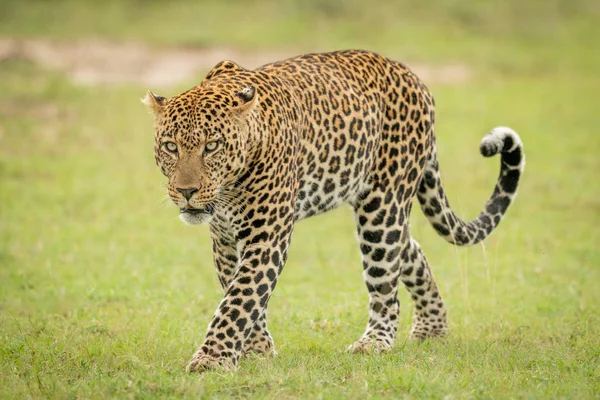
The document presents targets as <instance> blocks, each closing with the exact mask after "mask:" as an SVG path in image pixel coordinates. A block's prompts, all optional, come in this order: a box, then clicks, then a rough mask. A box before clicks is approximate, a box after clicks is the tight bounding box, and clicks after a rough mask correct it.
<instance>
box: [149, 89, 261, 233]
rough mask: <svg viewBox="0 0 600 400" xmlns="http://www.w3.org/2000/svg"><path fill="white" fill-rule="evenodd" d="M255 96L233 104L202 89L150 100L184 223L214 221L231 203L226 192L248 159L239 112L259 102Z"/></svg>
mask: <svg viewBox="0 0 600 400" xmlns="http://www.w3.org/2000/svg"><path fill="white" fill-rule="evenodd" d="M254 94H255V93H252V98H247V99H239V100H237V101H236V100H233V101H230V102H229V103H230V104H227V103H228V102H227V101H223V98H224V96H222V95H215V94H214V92H212V91H210V94H205V93H202V92H201V91H200V90H197V89H192V90H191V91H189V92H186V93H184V94H182V95H179V96H177V97H174V98H172V99H168V100H167V99H164V98H161V97H159V96H155V95H152V94H151V93H149V95H148V96H147V97H146V98H145V99H144V102H145V103H146V104H148V103H150V104H149V106H150V107H151V108H152V109H153V110H154V111H155V116H156V134H155V146H154V156H155V160H156V164H157V165H158V167H159V168H160V170H161V172H162V173H163V174H164V175H165V176H166V177H167V178H168V180H169V181H168V186H167V189H168V195H169V197H170V199H171V200H172V201H173V203H175V205H177V207H178V208H179V209H180V214H179V215H180V219H181V220H182V221H183V222H185V223H188V224H191V225H197V224H202V223H206V222H209V221H210V220H211V217H212V214H213V212H214V211H215V209H216V208H219V207H224V206H226V205H227V203H228V202H230V201H231V199H230V198H229V197H230V196H231V195H230V194H229V193H225V192H224V190H223V189H224V188H226V187H228V186H231V185H234V184H235V183H236V181H237V179H238V178H239V177H240V176H241V174H242V173H243V171H244V167H245V166H246V160H247V148H248V146H247V140H248V124H247V123H245V121H244V119H243V118H244V116H243V115H241V114H240V110H239V108H240V107H242V106H245V105H247V104H246V103H248V102H254V101H255V100H256V98H255V97H256V96H255V95H254ZM244 100H247V101H245V102H244ZM240 103H242V104H241V105H240Z"/></svg>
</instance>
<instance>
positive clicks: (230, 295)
mask: <svg viewBox="0 0 600 400" xmlns="http://www.w3.org/2000/svg"><path fill="white" fill-rule="evenodd" d="M292 221H293V217H292V216H291V215H290V216H287V217H286V218H285V219H284V221H278V222H277V223H276V224H275V225H274V226H269V227H263V229H260V230H254V231H251V233H249V234H248V236H246V237H244V238H243V239H240V240H241V241H242V243H241V245H240V248H241V252H240V254H241V256H240V265H239V268H238V269H237V271H236V272H235V274H234V276H233V279H232V280H231V283H230V284H229V286H228V288H227V290H226V292H225V297H224V298H223V300H222V301H221V303H220V304H219V306H218V308H217V311H216V312H215V314H214V317H213V319H212V321H211V323H210V325H209V327H208V331H207V333H206V338H205V340H204V343H203V344H202V346H200V348H199V349H198V350H197V351H196V353H195V354H194V356H193V357H192V360H191V361H190V363H189V365H188V367H187V370H188V371H190V372H195V371H198V372H201V371H204V370H207V369H212V368H215V367H218V366H221V367H223V368H225V369H234V368H235V367H236V366H237V363H238V361H239V359H240V357H241V356H242V354H243V351H244V344H245V343H246V341H247V340H248V338H249V337H251V333H252V331H253V329H254V326H255V324H256V323H257V321H259V319H260V317H261V315H263V314H264V313H265V312H266V308H267V303H268V301H269V298H270V296H271V293H272V292H273V289H274V288H275V285H276V284H277V279H278V277H279V273H280V272H281V270H282V269H283V265H284V264H285V260H286V258H287V250H288V247H289V241H290V236H291V232H292ZM243 234H244V231H242V232H241V233H240V235H243Z"/></svg>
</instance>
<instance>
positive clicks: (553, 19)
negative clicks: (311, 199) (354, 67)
mask: <svg viewBox="0 0 600 400" xmlns="http://www.w3.org/2000/svg"><path fill="white" fill-rule="evenodd" d="M599 38H600V3H599V2H598V1H592V0H577V1H543V0H531V1H517V0H507V1H475V0H447V1H444V0H433V1H429V2H411V1H404V0H400V1H389V0H381V1H378V2H375V3H372V2H365V1H356V0H349V1H338V0H306V1H291V0H283V1H269V0H256V1H241V0H240V1H191V0H186V1H170V2H165V1H116V0H107V1H103V2H93V1H82V0H81V1H62V0H59V1H41V0H40V1H26V0H22V1H7V0H1V1H0V398H43V397H46V398H163V397H164V398H173V397H175V398H243V397H252V398H361V399H362V398H371V397H373V398H378V397H390V396H391V397H395V398H398V397H409V398H441V397H448V398H532V397H539V398H578V399H579V398H597V397H598V393H600V379H599V378H598V377H599V376H600V338H599V336H598V332H599V330H600V292H599V291H598V285H599V284H600V254H599V253H600V251H599V250H598V243H600V228H599V226H600V201H599V200H598V198H599V196H598V195H599V194H600V193H599V192H600V189H599V184H598V178H597V176H598V172H599V171H600V159H599V157H598V154H599V152H600V135H598V133H597V132H596V131H597V124H598V123H597V119H598V112H599V102H598V96H597V93H598V92H600V74H599V71H600V51H599V50H598V40H599ZM342 48H362V49H369V50H374V51H377V52H380V53H382V54H384V55H387V56H389V57H391V58H394V59H397V60H398V61H402V62H405V63H407V64H408V65H409V66H413V67H414V69H415V71H416V72H417V73H418V74H419V75H421V76H422V77H423V79H424V80H425V82H426V83H427V84H428V86H429V87H430V89H431V90H432V91H433V93H434V95H435V97H436V102H437V129H436V131H437V137H438V147H439V158H440V164H441V170H442V175H443V177H444V185H445V187H446V191H447V193H448V195H449V197H450V201H451V203H452V205H453V208H454V209H455V211H456V212H457V213H458V214H459V215H461V216H463V217H464V218H466V219H468V218H473V217H474V216H476V215H477V214H478V212H479V211H480V209H481V207H482V206H483V204H484V202H485V200H486V199H487V197H488V196H489V193H490V191H491V189H492V185H493V182H494V181H495V179H496V174H497V170H498V163H499V160H498V159H493V160H484V159H482V158H481V157H480V156H479V153H478V143H479V140H480V139H481V137H482V136H483V135H484V134H485V133H486V132H488V131H489V130H490V129H491V128H492V127H494V126H497V125H508V126H511V127H512V128H514V129H515V130H517V131H518V132H519V133H520V134H521V136H522V138H523V141H524V143H525V151H526V154H527V162H528V163H527V166H526V170H525V175H524V177H523V181H522V182H523V183H522V187H521V189H520V192H519V196H518V197H517V200H516V202H515V204H514V206H513V207H511V209H510V210H509V212H508V215H507V217H506V219H505V220H504V221H503V222H502V224H501V225H500V227H499V228H498V229H497V231H496V232H495V233H494V234H493V235H492V236H491V237H490V238H489V239H488V240H487V241H486V242H485V243H484V244H483V245H482V246H476V247H473V248H466V249H463V248H460V249H459V248H454V247H452V246H449V245H448V244H446V243H445V242H444V241H443V240H441V239H440V238H439V237H437V235H436V234H435V232H434V231H433V230H432V229H431V228H430V227H429V226H428V224H427V222H426V221H425V219H424V218H423V216H422V215H421V213H420V210H418V208H415V212H414V213H413V214H414V215H413V217H412V233H413V236H414V237H415V238H416V239H417V240H419V241H420V243H421V245H422V247H423V249H424V251H425V253H426V254H427V256H428V258H429V260H430V262H431V264H432V268H433V271H434V273H435V275H436V278H437V281H438V285H439V286H440V289H441V291H442V295H443V296H444V298H445V300H446V303H447V306H448V309H449V318H450V327H451V333H450V335H449V337H448V338H447V339H445V340H443V341H432V342H426V343H423V344H417V343H410V342H407V341H406V339H405V338H406V336H407V334H408V332H409V329H410V320H411V313H412V304H411V302H410V299H409V298H408V296H407V294H406V293H405V292H404V291H401V293H400V300H401V303H402V315H401V321H400V328H399V338H398V342H397V345H396V348H395V349H394V351H393V352H392V353H390V354H385V355H378V356H372V357H360V356H354V355H349V354H346V353H345V351H344V349H345V347H346V345H349V344H351V343H353V342H354V340H356V339H357V338H358V337H359V336H360V334H361V333H362V330H363V328H364V325H365V324H366V321H367V292H366V290H365V288H364V284H363V282H362V278H361V266H360V259H359V252H358V249H357V246H356V244H355V242H354V233H353V231H354V228H353V218H352V215H351V212H350V210H349V209H347V208H345V207H344V208H341V209H339V210H336V211H334V212H331V213H329V214H327V215H325V216H321V217H317V218H314V219H311V220H307V221H304V222H302V223H300V224H298V226H297V227H296V230H295V233H294V239H293V243H292V249H291V253H290V259H289V262H288V265H287V266H286V269H285V271H284V273H283V276H282V278H281V280H280V284H279V285H278V288H277V290H276V291H275V294H274V296H273V298H272V300H271V302H270V308H269V312H270V327H271V332H272V334H273V335H274V338H275V343H276V348H277V349H278V352H279V356H278V357H276V358H275V359H272V360H270V359H267V360H265V359H260V358H256V359H246V360H243V361H242V363H241V365H240V368H239V371H238V372H237V373H236V374H222V373H215V372H213V373H208V374H205V375H202V376H189V375H187V374H185V373H184V372H183V368H184V366H185V364H186V362H187V360H188V358H189V357H190V356H191V354H192V352H193V351H194V349H195V346H197V345H198V344H199V343H201V342H202V339H203V335H204V332H205V328H206V325H207V323H208V321H209V319H210V317H211V315H212V313H213V311H214V309H215V307H216V305H217V304H218V301H219V299H220V296H221V293H220V286H219V284H218V282H217V279H216V274H215V272H214V269H213V266H212V259H211V252H210V240H209V237H208V232H207V229H206V228H205V227H201V228H191V227H187V226H183V225H182V224H181V223H180V222H179V221H178V219H177V209H176V208H175V207H174V206H172V205H170V204H169V201H168V200H166V199H165V198H164V195H165V189H164V177H162V175H161V174H160V173H159V171H158V169H157V168H156V167H155V166H154V158H153V154H152V151H153V150H152V149H153V126H152V118H151V116H150V115H148V112H147V110H145V109H144V107H143V106H142V105H140V103H139V98H140V97H142V96H143V94H144V93H145V90H147V89H153V90H155V91H157V92H159V93H160V94H162V95H164V96H172V95H175V94H177V93H178V92H180V91H182V90H185V89H187V88H189V87H191V86H193V85H195V84H198V83H199V82H200V81H201V80H202V78H203V76H204V75H205V73H206V72H207V71H208V69H210V66H211V65H213V64H215V63H216V62H217V61H218V60H220V59H221V58H232V59H234V61H238V62H239V63H240V64H242V65H245V66H248V67H255V66H258V65H260V64H261V63H266V62H269V61H276V60H277V59H278V58H281V57H285V56H291V55H295V54H300V53H304V52H314V51H327V50H335V49H342Z"/></svg>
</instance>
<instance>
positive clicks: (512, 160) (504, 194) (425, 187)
mask: <svg viewBox="0 0 600 400" xmlns="http://www.w3.org/2000/svg"><path fill="white" fill-rule="evenodd" d="M480 151H481V154H482V155H483V156H484V157H491V156H494V155H496V154H498V153H500V154H501V160H500V176H499V177H498V181H497V182H496V187H495V188H494V192H493V193H492V196H491V197H490V199H489V200H488V202H487V203H486V204H485V207H484V209H483V211H482V212H481V213H480V214H479V216H478V217H477V218H476V219H474V220H473V221H469V222H465V221H463V220H461V219H460V218H458V217H457V216H456V214H454V212H453V211H452V209H451V208H450V204H449V203H448V199H447V198H446V194H445V193H444V189H443V187H442V182H441V179H440V170H439V165H438V161H437V157H436V153H435V150H434V151H433V152H432V153H431V154H430V156H429V159H428V161H427V163H426V165H425V170H424V173H423V178H422V180H421V184H420V186H419V190H418V192H417V197H418V199H419V203H420V204H421V209H422V210H423V212H424V213H425V215H426V216H427V219H428V220H429V222H430V223H431V225H432V226H433V227H434V229H435V230H436V231H437V232H438V233H439V234H440V236H442V237H443V238H444V239H446V241H448V242H450V243H452V244H455V245H458V246H465V245H472V244H475V243H478V242H480V241H482V240H483V239H485V238H486V237H487V236H488V235H489V234H490V233H492V231H493V230H494V228H496V226H498V224H499V223H500V221H501V220H502V217H504V214H505V213H506V210H507V209H508V206H510V204H511V203H512V202H513V201H514V199H515V197H516V195H517V186H518V184H519V179H520V177H521V174H522V173H523V170H524V168H525V154H524V153H523V143H522V142H521V138H520V137H519V135H518V134H517V133H516V132H515V131H513V130H512V129H510V128H507V127H497V128H494V129H493V130H492V131H491V132H490V133H488V134H487V135H485V136H484V137H483V139H482V140H481V145H480Z"/></svg>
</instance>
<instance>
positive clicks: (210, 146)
mask: <svg viewBox="0 0 600 400" xmlns="http://www.w3.org/2000/svg"><path fill="white" fill-rule="evenodd" d="M217 147H219V142H218V141H214V142H208V143H206V145H205V146H204V148H205V149H206V151H207V152H208V153H210V152H213V151H215V150H216V149H217Z"/></svg>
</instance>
